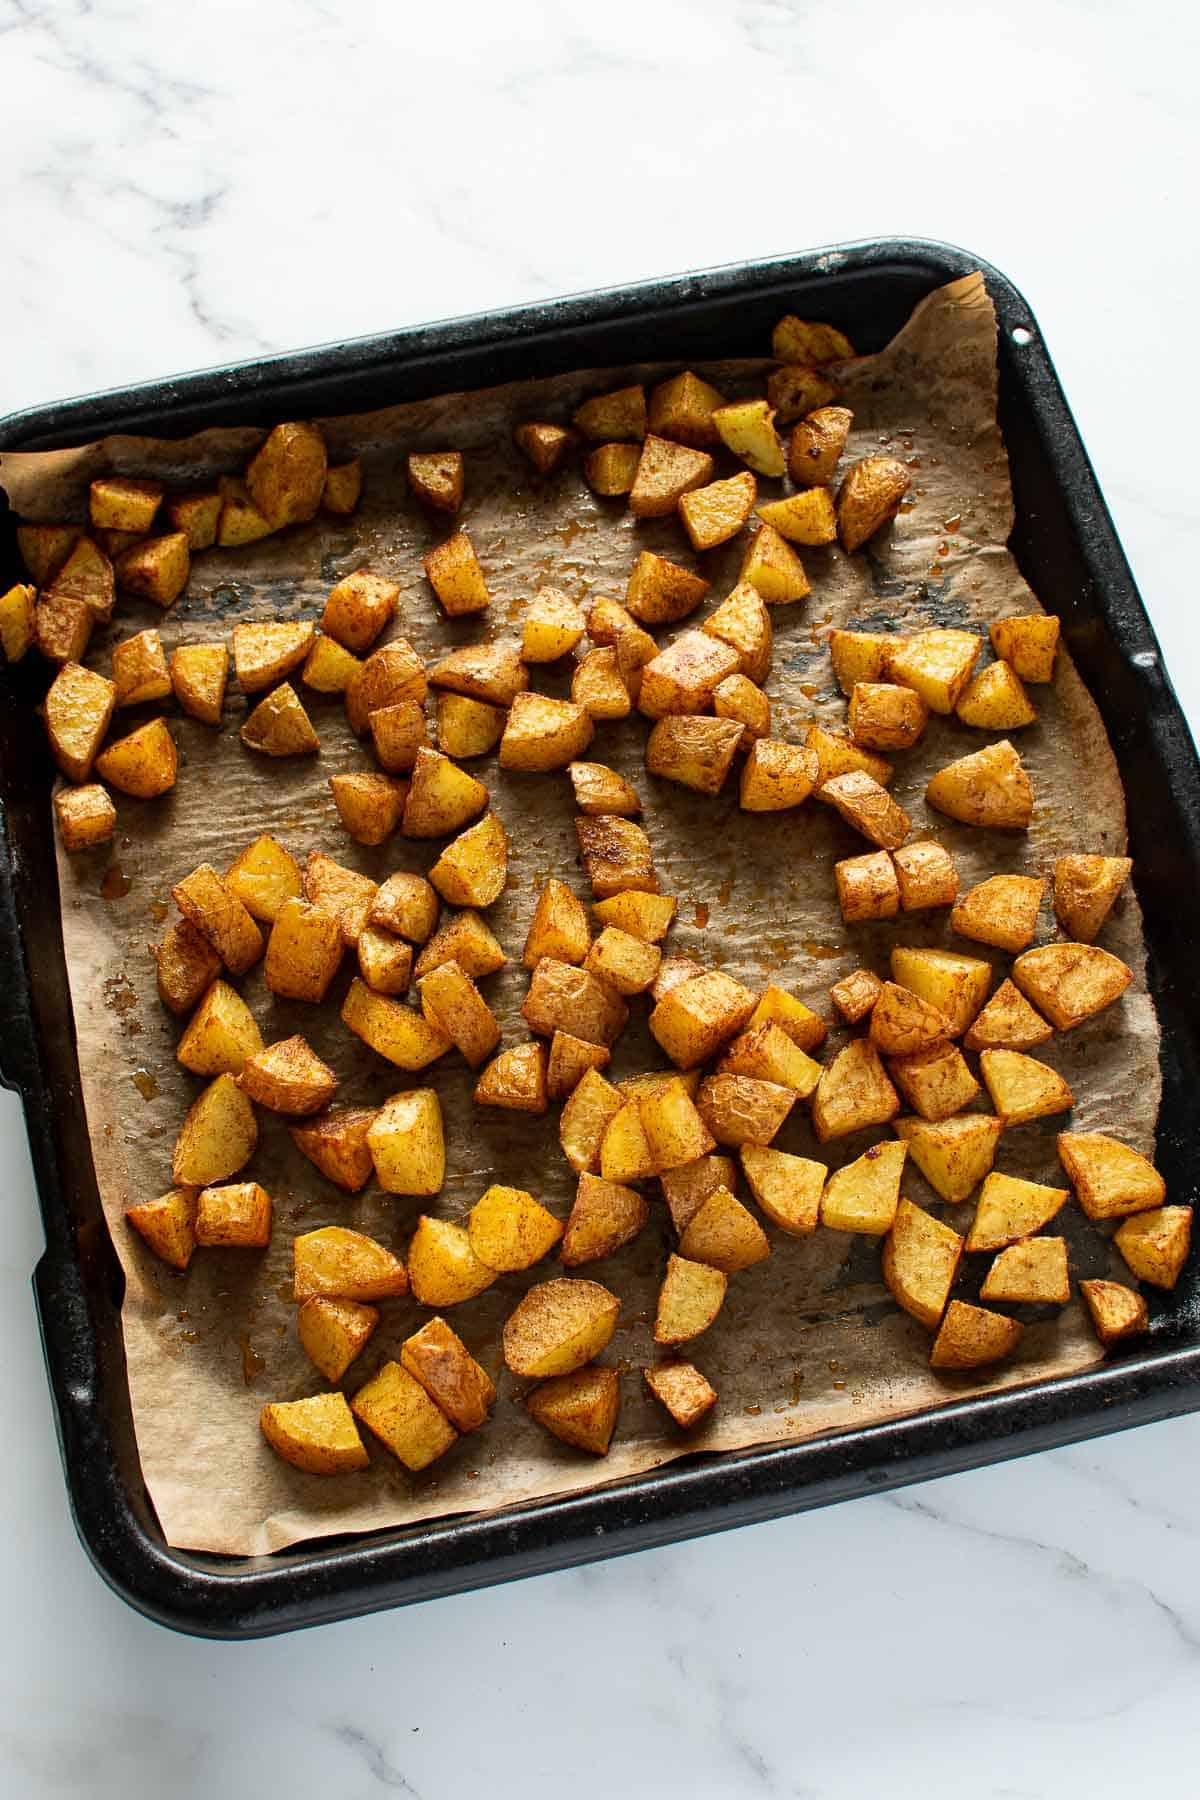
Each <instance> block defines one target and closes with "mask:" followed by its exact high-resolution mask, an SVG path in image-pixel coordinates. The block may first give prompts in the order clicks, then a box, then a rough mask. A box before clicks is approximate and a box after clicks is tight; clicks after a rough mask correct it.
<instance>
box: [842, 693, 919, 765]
mask: <svg viewBox="0 0 1200 1800" xmlns="http://www.w3.org/2000/svg"><path fill="white" fill-rule="evenodd" d="M928 722H929V709H928V707H927V706H926V704H925V702H924V700H923V699H922V698H921V696H920V694H918V693H916V692H915V691H914V690H913V689H912V688H906V687H898V686H896V685H895V684H894V683H891V682H887V681H858V682H856V683H855V684H854V688H853V690H852V692H851V695H850V712H849V725H850V735H851V737H852V738H853V739H854V741H855V743H856V744H864V745H865V746H866V748H867V749H868V750H911V748H912V746H913V745H914V744H915V743H917V742H918V740H919V739H920V737H921V736H922V734H923V732H924V730H925V727H926V725H927V724H928Z"/></svg>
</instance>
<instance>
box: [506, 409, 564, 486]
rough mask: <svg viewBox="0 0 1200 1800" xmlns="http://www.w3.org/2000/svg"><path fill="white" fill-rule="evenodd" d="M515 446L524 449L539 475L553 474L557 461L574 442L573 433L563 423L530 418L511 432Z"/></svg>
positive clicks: (560, 459) (558, 461)
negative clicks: (556, 423) (558, 423)
mask: <svg viewBox="0 0 1200 1800" xmlns="http://www.w3.org/2000/svg"><path fill="white" fill-rule="evenodd" d="M513 438H514V440H515V442H516V445H517V448H518V449H519V450H522V451H524V453H525V455H526V456H527V457H528V458H529V460H530V462H531V463H532V464H533V466H534V468H535V469H536V470H537V472H538V474H539V475H553V473H554V471H555V469H557V467H558V465H559V463H560V462H561V461H562V459H563V457H564V456H565V455H566V453H567V451H568V450H569V449H570V447H571V445H572V444H573V443H575V441H576V438H575V433H574V432H573V431H568V430H567V428H566V427H565V426H564V425H555V424H553V423H551V422H550V421H548V420H542V419H531V420H529V421H527V422H526V423H525V424H524V425H518V426H517V427H516V429H515V430H514V432H513Z"/></svg>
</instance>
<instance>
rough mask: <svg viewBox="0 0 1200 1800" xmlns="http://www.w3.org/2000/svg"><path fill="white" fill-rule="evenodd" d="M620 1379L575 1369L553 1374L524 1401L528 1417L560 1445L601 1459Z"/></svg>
mask: <svg viewBox="0 0 1200 1800" xmlns="http://www.w3.org/2000/svg"><path fill="white" fill-rule="evenodd" d="M620 1402H621V1379H620V1376H619V1375H618V1373H617V1371H616V1369H601V1368H597V1367H592V1368H586V1369H577V1370H575V1371H574V1372H573V1373H572V1374H570V1375H555V1376H553V1377H552V1378H551V1380H549V1381H544V1382H543V1383H542V1385H541V1386H540V1387H538V1388H535V1389H534V1390H533V1392H532V1394H530V1396H529V1398H528V1399H527V1400H526V1402H525V1404H526V1406H527V1407H528V1408H529V1413H530V1417H531V1418H534V1419H536V1420H537V1422H538V1424H539V1425H544V1426H545V1428H546V1430H547V1431H549V1432H550V1433H552V1435H553V1436H554V1437H556V1438H561V1440H562V1442H563V1443H564V1444H570V1445H571V1446H572V1447H573V1448H574V1449H576V1450H590V1451H591V1452H592V1454H593V1455H595V1456H604V1455H606V1454H607V1452H608V1446H609V1444H610V1443H611V1441H612V1434H613V1431H614V1430H615V1429H616V1423H617V1411H618V1409H619V1407H620Z"/></svg>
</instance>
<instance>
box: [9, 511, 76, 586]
mask: <svg viewBox="0 0 1200 1800" xmlns="http://www.w3.org/2000/svg"><path fill="white" fill-rule="evenodd" d="M81 535H82V534H81V532H80V529H79V526H78V525H18V526H17V549H18V550H19V551H20V553H21V561H22V562H23V563H24V564H25V567H26V569H27V570H28V571H29V573H30V574H31V575H32V576H33V583H34V586H35V587H39V588H46V587H49V586H50V583H51V582H52V581H53V580H54V577H55V576H56V575H57V574H58V571H59V570H60V569H61V568H62V566H63V564H64V563H65V562H66V560H67V558H68V556H70V554H71V552H72V550H73V549H74V548H75V546H76V544H77V543H78V542H79V539H80V536H81Z"/></svg>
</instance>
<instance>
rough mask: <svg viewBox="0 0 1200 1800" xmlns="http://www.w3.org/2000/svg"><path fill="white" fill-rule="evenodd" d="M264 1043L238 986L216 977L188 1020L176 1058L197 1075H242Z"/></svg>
mask: <svg viewBox="0 0 1200 1800" xmlns="http://www.w3.org/2000/svg"><path fill="white" fill-rule="evenodd" d="M262 1047H263V1040H262V1032H261V1031H260V1030H259V1029H258V1025H257V1024H256V1022H255V1018H254V1014H253V1013H252V1012H251V1011H250V1008H249V1007H248V1006H247V1005H246V1002H245V1001H244V1000H243V999H242V996H241V995H240V994H239V993H238V991H237V989H236V988H231V987H230V986H229V983H228V982H227V981H214V982H213V984H212V986H211V987H210V988H209V990H208V992H207V993H206V994H205V996H204V998H203V1000H201V1002H200V1004H199V1006H198V1007H197V1008H196V1010H195V1012H194V1013H193V1014H192V1016H191V1018H190V1019H189V1020H188V1026H187V1030H186V1031H185V1032H184V1034H183V1036H182V1037H181V1038H180V1040H179V1043H178V1045H177V1046H176V1050H175V1060H176V1061H177V1062H179V1063H181V1064H182V1066H183V1067H184V1068H185V1069H190V1070H191V1072H192V1074H193V1075H224V1074H226V1073H228V1074H230V1075H240V1074H241V1072H242V1070H243V1069H244V1068H245V1066H246V1060H247V1058H248V1057H251V1056H256V1055H257V1054H258V1052H259V1051H260V1050H261V1049H262Z"/></svg>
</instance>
